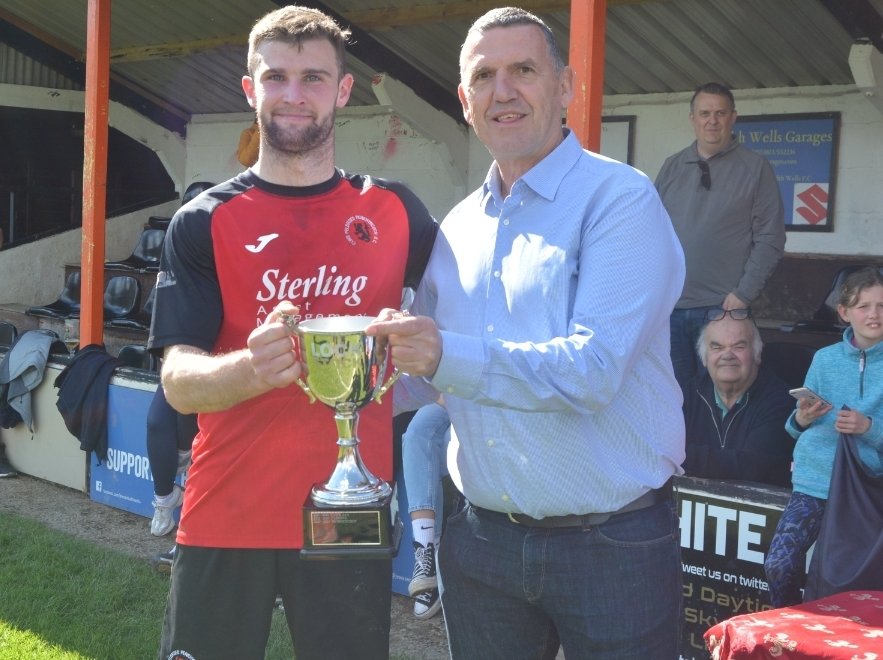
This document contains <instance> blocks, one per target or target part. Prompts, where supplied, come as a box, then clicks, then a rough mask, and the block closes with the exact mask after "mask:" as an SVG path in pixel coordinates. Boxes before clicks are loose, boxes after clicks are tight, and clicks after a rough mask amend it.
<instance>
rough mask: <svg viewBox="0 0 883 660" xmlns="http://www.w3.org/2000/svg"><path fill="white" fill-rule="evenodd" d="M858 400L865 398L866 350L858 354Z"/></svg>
mask: <svg viewBox="0 0 883 660" xmlns="http://www.w3.org/2000/svg"><path fill="white" fill-rule="evenodd" d="M858 398H859V399H864V398H865V350H864V349H862V350H860V351H859V352H858Z"/></svg>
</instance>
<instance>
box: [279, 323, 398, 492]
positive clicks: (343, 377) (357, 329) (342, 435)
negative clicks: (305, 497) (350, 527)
mask: <svg viewBox="0 0 883 660" xmlns="http://www.w3.org/2000/svg"><path fill="white" fill-rule="evenodd" d="M373 320H374V319H373V318H371V317H366V316H329V317H324V318H318V319H310V320H307V321H301V322H299V323H296V324H294V326H293V327H294V330H295V332H296V333H297V335H298V337H299V340H300V351H301V359H302V360H303V361H304V363H306V365H307V369H308V374H307V377H306V382H303V381H302V380H299V381H298V385H300V386H301V388H302V389H303V391H304V392H306V394H307V396H309V397H310V401H311V402H315V400H316V399H318V400H319V401H321V402H322V403H324V404H325V405H326V406H330V407H331V408H333V409H334V421H335V422H336V424H337V435H338V438H337V447H338V450H337V465H336V466H335V467H334V472H332V474H331V477H330V478H329V479H328V481H327V482H326V483H324V484H316V485H315V486H313V490H312V499H313V501H314V502H315V503H316V504H324V505H329V506H342V507H347V506H351V507H359V506H364V505H366V504H372V503H376V502H380V501H382V500H383V499H384V498H387V497H388V496H389V495H390V494H391V492H392V489H391V488H390V486H389V484H388V483H386V482H385V481H383V480H382V479H379V478H378V477H375V476H374V475H373V474H371V472H370V471H369V470H368V468H367V467H365V464H364V463H363V462H362V457H361V456H360V455H359V438H358V435H357V433H356V427H357V425H358V421H359V410H360V409H361V408H363V407H364V406H366V405H368V404H369V403H371V401H377V402H380V398H381V397H382V396H383V394H384V393H386V391H387V390H388V389H389V388H390V387H391V386H392V384H393V383H394V382H395V381H396V379H397V378H398V372H397V371H394V372H393V374H392V375H391V376H390V378H389V380H388V381H387V382H386V383H383V379H384V375H385V373H386V363H387V351H386V349H385V346H383V347H380V346H378V342H377V338H376V337H369V336H368V335H366V334H365V328H366V327H367V326H368V325H369V324H370V323H371V322H372V321H373Z"/></svg>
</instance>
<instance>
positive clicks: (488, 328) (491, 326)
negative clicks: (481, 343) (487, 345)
mask: <svg viewBox="0 0 883 660" xmlns="http://www.w3.org/2000/svg"><path fill="white" fill-rule="evenodd" d="M487 331H488V332H493V331H494V326H493V324H491V325H489V326H488V327H487Z"/></svg>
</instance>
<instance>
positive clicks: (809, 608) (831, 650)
mask: <svg viewBox="0 0 883 660" xmlns="http://www.w3.org/2000/svg"><path fill="white" fill-rule="evenodd" d="M705 645H706V646H707V647H708V650H709V651H710V652H711V657H712V658H714V660H766V659H768V658H782V659H785V660H808V659H809V658H812V659H813V660H828V659H830V660H883V591H848V592H846V593H842V594H837V595H835V596H829V597H827V598H822V599H819V600H814V601H811V602H809V603H803V604H802V605H795V606H794V607H782V608H779V609H775V610H767V611H765V612H756V613H753V614H741V615H739V616H734V617H732V618H730V619H727V620H726V621H721V622H720V623H718V624H717V625H715V626H712V627H711V628H709V629H708V630H707V631H706V633H705Z"/></svg>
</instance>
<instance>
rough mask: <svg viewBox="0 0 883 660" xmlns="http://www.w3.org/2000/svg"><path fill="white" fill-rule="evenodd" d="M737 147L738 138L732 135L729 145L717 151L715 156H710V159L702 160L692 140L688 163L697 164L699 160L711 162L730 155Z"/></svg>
mask: <svg viewBox="0 0 883 660" xmlns="http://www.w3.org/2000/svg"><path fill="white" fill-rule="evenodd" d="M738 146H739V137H738V136H737V135H735V134H734V135H733V141H732V142H730V144H729V145H727V146H726V147H724V148H723V149H721V150H720V151H718V152H717V153H716V154H714V155H713V156H711V157H710V158H707V159H706V158H703V157H702V156H700V155H699V147H698V146H697V142H696V140H693V144H692V149H690V156H689V157H688V158H687V162H688V163H698V162H699V161H700V160H712V159H713V158H721V157H723V156H725V155H726V154H728V153H730V152H731V151H732V150H733V149H735V148H736V147H738Z"/></svg>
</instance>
